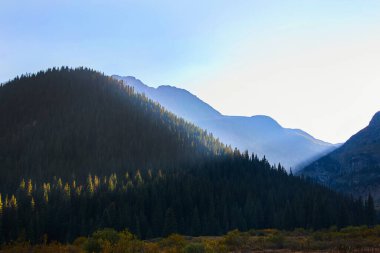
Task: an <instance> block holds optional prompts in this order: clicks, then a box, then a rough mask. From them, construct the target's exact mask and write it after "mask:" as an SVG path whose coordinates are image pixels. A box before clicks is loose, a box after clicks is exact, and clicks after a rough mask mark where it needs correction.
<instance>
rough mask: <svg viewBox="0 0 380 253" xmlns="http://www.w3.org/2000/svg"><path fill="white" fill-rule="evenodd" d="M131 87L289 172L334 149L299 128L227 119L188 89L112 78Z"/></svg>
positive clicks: (262, 117) (257, 119) (261, 117)
mask: <svg viewBox="0 0 380 253" xmlns="http://www.w3.org/2000/svg"><path fill="white" fill-rule="evenodd" d="M113 78H115V79H118V80H122V81H124V83H126V84H127V85H129V86H132V87H134V89H135V91H136V92H139V93H144V94H145V95H146V96H147V97H148V98H150V99H152V100H154V101H156V102H158V103H160V104H161V105H162V106H164V107H165V108H166V109H168V110H169V111H171V112H173V113H174V114H176V115H178V116H180V117H182V118H184V119H186V120H188V121H190V122H192V123H194V124H196V125H197V126H199V127H201V128H203V129H206V130H207V131H209V132H211V133H212V134H213V135H214V136H215V137H217V138H219V139H220V140H221V141H222V142H223V143H226V144H230V145H232V147H237V148H239V149H241V150H249V152H254V153H255V154H257V155H258V156H260V157H263V156H264V155H265V156H266V158H267V159H268V160H269V161H270V162H271V163H281V164H282V165H283V166H285V168H286V169H288V170H289V168H290V167H291V168H292V169H293V171H297V170H298V169H299V168H300V167H302V166H304V165H306V164H308V163H309V162H311V161H313V160H315V159H317V158H319V157H321V156H322V155H325V154H327V153H329V152H331V151H332V150H334V149H335V148H336V147H337V145H333V144H330V143H327V142H324V141H321V140H318V139H315V138H314V137H312V136H311V135H310V134H308V133H306V132H304V131H302V130H300V129H289V128H283V127H282V126H281V125H280V124H279V123H278V122H277V121H275V120H274V119H272V118H271V117H269V116H265V115H256V116H252V117H244V116H226V115H222V114H221V113H220V112H218V111H217V110H215V109H214V108H213V107H211V106H210V105H209V104H207V103H205V102H204V101H202V100H201V99H199V98H198V97H197V96H195V95H193V94H192V93H190V92H189V91H187V90H184V89H180V88H176V87H174V86H167V85H165V86H159V87H158V88H152V87H149V86H147V85H146V84H144V83H143V82H141V81H140V80H139V79H136V78H135V77H132V76H125V77H123V76H118V75H113Z"/></svg>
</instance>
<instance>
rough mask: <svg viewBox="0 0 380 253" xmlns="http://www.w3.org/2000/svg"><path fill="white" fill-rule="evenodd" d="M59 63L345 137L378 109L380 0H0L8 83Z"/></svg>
mask: <svg viewBox="0 0 380 253" xmlns="http://www.w3.org/2000/svg"><path fill="white" fill-rule="evenodd" d="M53 66H70V67H77V66H87V67H90V68H93V69H95V70H98V71H100V72H104V73H105V74H108V75H112V74H118V75H132V76H135V77H137V78H139V79H141V80H142V81H143V82H144V83H146V84H148V85H150V86H153V87H157V86H159V85H174V86H177V87H181V88H184V89H187V90H189V91H190V92H192V93H193V94H195V95H197V96H198V97H199V98H201V99H202V100H204V101H205V102H207V103H209V104H210V105H211V106H213V107H214V108H215V109H217V110H218V111H220V112H221V113H223V114H225V115H245V116H252V115H257V114H264V115H268V116H271V117H272V118H274V119H275V120H277V121H278V122H279V123H280V124H281V125H282V126H284V127H289V128H300V129H302V130H304V131H306V132H308V133H310V134H311V135H313V136H314V137H316V138H319V139H322V140H325V141H329V142H332V143H341V142H344V141H346V140H347V139H348V138H349V137H350V136H351V135H353V134H354V133H356V132H357V131H358V130H360V129H362V128H363V127H365V126H366V125H367V124H368V122H369V121H370V119H371V117H372V116H373V114H374V113H375V112H376V111H378V110H380V1H378V0H297V1H296V0H250V1H240V0H234V1H222V0H219V1H212V0H210V1H205V0H192V1H186V0H183V1H174V0H173V1H167V0H163V1H144V0H136V1H128V0H124V1H121V0H120V1H116V0H107V1H104V0H93V1H90V0H88V1H77V0H34V1H30V0H19V1H7V0H4V1H3V0H0V82H6V81H7V80H9V79H12V78H14V77H15V76H17V75H20V74H23V73H33V72H37V71H39V70H43V69H47V68H49V67H53Z"/></svg>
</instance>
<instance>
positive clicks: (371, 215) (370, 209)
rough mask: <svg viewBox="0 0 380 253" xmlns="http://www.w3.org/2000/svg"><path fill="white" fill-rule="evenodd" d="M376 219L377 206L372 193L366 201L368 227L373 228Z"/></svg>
mask: <svg viewBox="0 0 380 253" xmlns="http://www.w3.org/2000/svg"><path fill="white" fill-rule="evenodd" d="M375 217H376V212H375V204H374V202H373V197H372V195H371V193H370V194H368V198H367V201H366V222H367V225H368V227H373V225H374V224H375Z"/></svg>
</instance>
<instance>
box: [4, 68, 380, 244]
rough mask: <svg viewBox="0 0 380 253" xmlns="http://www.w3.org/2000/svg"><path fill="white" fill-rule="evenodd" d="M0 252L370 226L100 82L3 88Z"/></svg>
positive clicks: (72, 80) (332, 200)
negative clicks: (108, 230) (85, 239)
mask: <svg viewBox="0 0 380 253" xmlns="http://www.w3.org/2000/svg"><path fill="white" fill-rule="evenodd" d="M0 101H1V104H0V172H1V175H2V176H1V178H0V180H1V182H0V183H1V193H2V194H1V197H0V240H1V241H11V240H16V239H17V238H19V239H20V240H21V239H27V240H30V241H32V242H43V241H44V240H46V238H48V240H58V241H62V242H66V241H72V240H73V239H74V238H76V237H78V236H80V235H82V236H87V235H89V234H91V233H92V232H94V231H95V230H97V229H100V228H104V227H112V228H115V229H117V230H123V229H129V230H130V231H132V232H133V233H135V234H137V235H138V236H139V237H140V238H153V237H159V236H164V235H168V234H171V233H174V232H179V233H182V234H186V235H219V234H222V233H225V232H227V231H229V230H232V229H235V228H238V229H240V230H247V229H250V228H270V227H274V228H281V229H292V228H295V227H305V228H311V229H316V228H326V227H330V226H332V225H336V226H338V227H342V226H346V225H360V224H368V225H371V224H373V222H374V212H373V201H372V199H371V198H368V200H367V201H361V200H354V199H352V198H350V197H347V196H343V195H341V194H338V193H335V192H333V191H331V190H329V189H327V188H325V187H323V186H320V185H318V184H314V183H312V182H309V181H306V180H304V179H301V178H298V177H294V176H293V175H288V174H287V173H286V171H285V169H284V168H283V167H282V166H281V165H278V166H275V167H273V166H270V165H269V163H268V162H267V161H266V160H265V159H258V158H257V157H256V156H255V155H249V154H248V153H247V152H243V153H241V152H240V151H238V150H236V149H235V150H234V151H232V150H231V149H230V148H228V147H226V146H225V145H223V144H221V143H220V142H219V141H217V140H215V139H214V138H213V137H212V136H211V135H208V134H207V133H206V132H204V131H202V130H201V129H199V128H197V127H196V126H194V125H192V124H189V123H186V122H185V121H184V120H182V119H180V118H177V117H175V116H174V115H173V114H171V113H168V112H166V111H165V110H163V109H162V107H160V106H159V105H158V104H155V103H153V102H152V101H150V100H148V99H147V98H145V97H143V96H141V95H137V94H135V93H134V92H133V89H131V88H130V87H125V86H124V85H123V84H122V83H121V82H118V81H116V80H113V79H111V78H109V77H107V76H104V75H102V74H100V73H98V72H95V71H92V70H89V69H84V68H79V69H75V70H73V69H68V68H61V69H51V70H48V71H46V72H40V73H38V74H35V75H28V76H23V77H20V78H16V79H15V80H13V81H10V82H8V83H6V84H5V85H3V86H2V87H0Z"/></svg>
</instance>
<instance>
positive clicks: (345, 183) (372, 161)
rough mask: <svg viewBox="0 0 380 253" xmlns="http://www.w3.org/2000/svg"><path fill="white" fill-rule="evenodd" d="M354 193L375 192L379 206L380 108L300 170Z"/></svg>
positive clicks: (303, 173)
mask: <svg viewBox="0 0 380 253" xmlns="http://www.w3.org/2000/svg"><path fill="white" fill-rule="evenodd" d="M299 173H300V174H302V175H305V176H309V177H312V178H314V179H316V180H317V181H318V182H321V183H323V184H326V185H328V186H330V187H332V188H334V189H336V190H339V191H342V192H346V193H349V194H353V195H354V196H366V195H367V194H368V193H371V194H373V195H374V198H375V203H376V205H377V208H379V207H380V112H377V113H376V114H375V115H374V116H373V118H372V120H371V121H370V123H369V125H368V126H367V127H366V128H364V129H362V130H361V131H359V132H358V133H356V134H355V135H353V136H352V137H351V138H350V139H349V140H348V141H347V142H346V143H345V144H343V145H342V146H341V147H339V148H338V149H336V150H334V151H333V152H331V153H330V154H328V155H326V156H324V157H322V158H320V159H318V160H317V161H314V162H313V163H312V164H310V165H309V166H307V167H306V168H304V169H303V170H301V171H300V172H299Z"/></svg>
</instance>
